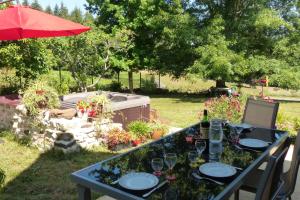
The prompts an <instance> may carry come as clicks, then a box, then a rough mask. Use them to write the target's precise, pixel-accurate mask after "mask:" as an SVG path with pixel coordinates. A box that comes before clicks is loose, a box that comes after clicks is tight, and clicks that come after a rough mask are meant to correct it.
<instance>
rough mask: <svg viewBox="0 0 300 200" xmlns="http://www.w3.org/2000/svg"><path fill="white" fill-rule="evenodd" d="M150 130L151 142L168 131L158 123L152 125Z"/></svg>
mask: <svg viewBox="0 0 300 200" xmlns="http://www.w3.org/2000/svg"><path fill="white" fill-rule="evenodd" d="M151 129H152V134H151V137H152V139H153V140H158V139H160V138H161V137H163V136H164V135H165V134H166V133H167V132H168V131H169V128H168V127H167V126H166V125H164V124H162V123H160V122H154V123H152V124H151Z"/></svg>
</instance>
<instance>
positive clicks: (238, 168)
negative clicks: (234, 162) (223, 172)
mask: <svg viewBox="0 0 300 200" xmlns="http://www.w3.org/2000/svg"><path fill="white" fill-rule="evenodd" d="M232 167H233V168H235V169H237V170H240V171H243V169H242V168H240V167H236V166H232Z"/></svg>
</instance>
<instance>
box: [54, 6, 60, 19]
mask: <svg viewBox="0 0 300 200" xmlns="http://www.w3.org/2000/svg"><path fill="white" fill-rule="evenodd" d="M53 14H54V15H56V16H59V6H58V5H57V4H55V6H54V10H53Z"/></svg>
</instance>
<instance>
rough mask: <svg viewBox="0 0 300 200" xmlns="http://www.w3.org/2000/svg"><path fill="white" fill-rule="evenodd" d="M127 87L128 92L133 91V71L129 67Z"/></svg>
mask: <svg viewBox="0 0 300 200" xmlns="http://www.w3.org/2000/svg"><path fill="white" fill-rule="evenodd" d="M128 87H129V90H130V92H131V93H133V73H132V70H131V69H130V70H129V71H128Z"/></svg>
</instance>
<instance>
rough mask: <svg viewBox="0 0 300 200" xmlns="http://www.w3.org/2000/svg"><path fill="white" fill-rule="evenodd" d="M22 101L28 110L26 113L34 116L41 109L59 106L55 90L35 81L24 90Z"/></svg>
mask: <svg viewBox="0 0 300 200" xmlns="http://www.w3.org/2000/svg"><path fill="white" fill-rule="evenodd" d="M22 102H23V104H24V105H25V107H26V108H27V110H28V112H29V113H28V114H29V115H32V116H36V115H38V114H39V112H40V111H41V110H42V109H52V108H56V107H58V106H59V99H58V95H57V93H56V91H55V90H54V89H53V88H52V87H50V86H48V85H47V84H45V82H41V81H36V82H35V83H33V84H31V85H30V86H29V87H28V88H27V89H26V90H25V92H24V95H23V98H22Z"/></svg>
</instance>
